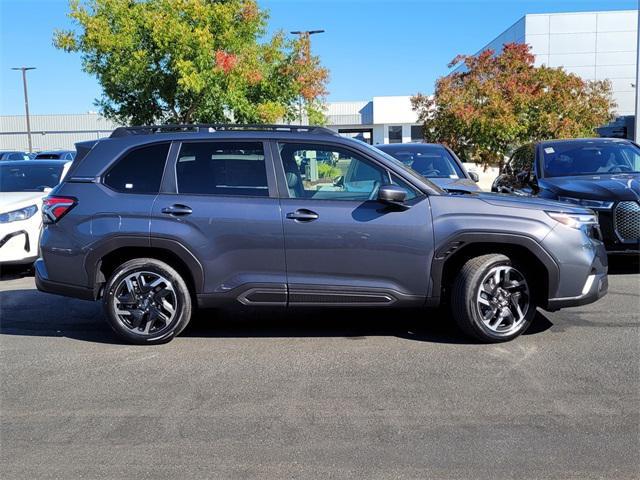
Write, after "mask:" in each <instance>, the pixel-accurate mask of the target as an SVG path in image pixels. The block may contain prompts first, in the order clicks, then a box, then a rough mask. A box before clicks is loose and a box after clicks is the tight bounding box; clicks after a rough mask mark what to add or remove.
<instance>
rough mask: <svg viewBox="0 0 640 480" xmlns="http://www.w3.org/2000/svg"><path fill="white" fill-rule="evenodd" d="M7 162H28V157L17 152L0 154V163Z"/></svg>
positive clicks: (23, 153)
mask: <svg viewBox="0 0 640 480" xmlns="http://www.w3.org/2000/svg"><path fill="white" fill-rule="evenodd" d="M7 160H29V155H28V154H27V153H25V152H19V151H6V152H0V162H4V161H7Z"/></svg>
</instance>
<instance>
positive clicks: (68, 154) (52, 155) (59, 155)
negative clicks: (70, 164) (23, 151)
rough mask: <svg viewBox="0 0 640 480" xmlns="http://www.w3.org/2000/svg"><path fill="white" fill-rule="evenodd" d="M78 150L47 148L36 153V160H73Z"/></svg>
mask: <svg viewBox="0 0 640 480" xmlns="http://www.w3.org/2000/svg"><path fill="white" fill-rule="evenodd" d="M74 158H76V152H75V151H73V150H46V151H42V152H38V153H36V155H35V157H33V159H34V160H70V161H71V160H73V159H74Z"/></svg>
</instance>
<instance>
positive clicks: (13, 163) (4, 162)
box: [0, 159, 71, 167]
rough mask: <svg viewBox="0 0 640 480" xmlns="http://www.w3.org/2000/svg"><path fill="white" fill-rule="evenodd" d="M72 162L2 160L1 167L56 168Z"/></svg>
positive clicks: (56, 160)
mask: <svg viewBox="0 0 640 480" xmlns="http://www.w3.org/2000/svg"><path fill="white" fill-rule="evenodd" d="M70 161H71V160H60V159H47V160H0V166H5V165H11V166H14V167H26V166H33V167H37V166H43V165H44V166H49V167H55V166H57V165H59V166H64V165H65V164H66V163H69V162H70Z"/></svg>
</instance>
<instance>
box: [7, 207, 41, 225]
mask: <svg viewBox="0 0 640 480" xmlns="http://www.w3.org/2000/svg"><path fill="white" fill-rule="evenodd" d="M37 211H38V207H37V206H36V205H31V206H30V207H25V208H21V209H20V210H13V211H12V212H7V213H0V223H9V222H19V221H20V220H27V219H28V218H31V217H33V216H34V215H35V213H36V212H37Z"/></svg>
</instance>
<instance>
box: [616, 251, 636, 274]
mask: <svg viewBox="0 0 640 480" xmlns="http://www.w3.org/2000/svg"><path fill="white" fill-rule="evenodd" d="M638 273H640V255H609V275H634V274H638Z"/></svg>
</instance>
